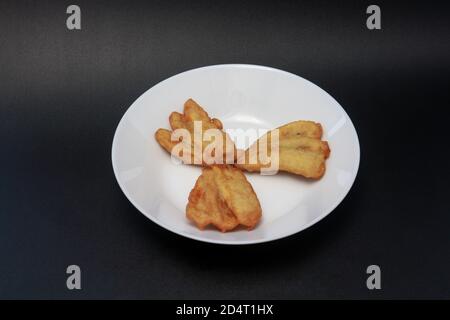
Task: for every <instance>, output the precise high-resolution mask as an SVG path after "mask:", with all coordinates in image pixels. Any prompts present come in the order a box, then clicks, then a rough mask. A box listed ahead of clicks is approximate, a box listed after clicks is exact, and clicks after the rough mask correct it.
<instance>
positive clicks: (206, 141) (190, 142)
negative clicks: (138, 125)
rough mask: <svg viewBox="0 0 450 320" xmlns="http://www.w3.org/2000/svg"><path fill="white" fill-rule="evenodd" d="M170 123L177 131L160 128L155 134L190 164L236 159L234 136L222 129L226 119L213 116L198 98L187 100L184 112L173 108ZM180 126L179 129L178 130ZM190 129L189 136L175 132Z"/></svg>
mask: <svg viewBox="0 0 450 320" xmlns="http://www.w3.org/2000/svg"><path fill="white" fill-rule="evenodd" d="M169 123H170V126H171V128H172V130H174V132H172V131H170V130H167V129H158V130H157V131H156V133H155V138H156V140H157V141H158V143H159V144H160V145H161V146H162V147H163V148H164V149H165V150H166V151H167V152H169V153H171V154H172V155H174V156H175V157H177V158H179V159H180V160H182V161H183V162H184V163H186V164H198V165H212V164H226V163H228V164H232V163H234V162H235V159H236V149H235V146H234V143H233V141H232V140H231V138H230V137H229V136H228V135H227V134H226V133H225V132H223V131H222V129H223V126H222V122H220V120H219V119H214V118H213V119H212V118H210V117H209V115H208V113H207V112H206V111H205V110H204V109H203V108H202V107H201V106H200V105H199V104H198V103H196V102H195V101H194V100H192V99H189V100H187V101H186V102H185V104H184V112H183V113H179V112H172V113H171V114H170V117H169ZM177 130H178V132H177ZM173 133H180V134H183V133H186V134H187V135H188V136H181V135H178V136H175V138H176V139H175V141H172V137H173Z"/></svg>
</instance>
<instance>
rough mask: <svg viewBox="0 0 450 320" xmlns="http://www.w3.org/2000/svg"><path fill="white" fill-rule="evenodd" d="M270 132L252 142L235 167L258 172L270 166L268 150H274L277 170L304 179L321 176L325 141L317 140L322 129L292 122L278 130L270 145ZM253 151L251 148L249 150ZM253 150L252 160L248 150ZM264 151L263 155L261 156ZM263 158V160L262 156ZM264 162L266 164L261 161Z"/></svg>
mask: <svg viewBox="0 0 450 320" xmlns="http://www.w3.org/2000/svg"><path fill="white" fill-rule="evenodd" d="M273 134H274V131H270V132H268V133H266V134H265V135H264V136H262V137H261V138H260V139H258V141H256V142H255V143H254V144H253V145H252V146H251V147H250V148H249V149H247V150H246V151H245V153H244V154H243V155H242V156H241V157H240V158H239V159H238V163H237V167H238V168H241V169H245V170H247V171H250V172H253V171H257V172H259V171H261V169H262V168H269V167H270V166H271V163H270V161H271V158H272V154H271V148H272V146H274V150H275V151H276V149H277V148H278V152H279V153H278V161H279V164H278V170H279V171H286V172H290V173H294V174H297V175H301V176H304V177H306V178H312V179H318V178H320V177H322V176H323V175H324V173H325V160H326V159H327V158H328V156H329V154H330V148H329V146H328V143H327V142H326V141H321V140H320V138H321V137H322V126H321V125H320V124H319V123H315V122H312V121H294V122H291V123H288V124H286V125H284V126H281V127H279V128H278V142H277V141H274V142H272V135H273ZM252 148H253V149H252ZM250 150H254V151H255V156H256V157H257V158H256V157H255V158H252V157H251V156H250V155H251V153H250V152H251V151H250ZM263 152H264V153H263ZM262 153H263V154H266V155H267V158H265V157H263V154H262ZM262 160H267V162H265V161H262Z"/></svg>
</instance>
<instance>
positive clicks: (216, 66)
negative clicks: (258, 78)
mask: <svg viewBox="0 0 450 320" xmlns="http://www.w3.org/2000/svg"><path fill="white" fill-rule="evenodd" d="M220 68H252V69H259V70H266V71H273V72H280V73H284V74H286V75H288V76H291V77H296V78H300V79H302V80H304V81H306V82H308V83H309V84H310V85H312V86H314V87H317V88H318V89H320V90H321V91H323V92H324V93H325V94H326V95H327V96H328V97H330V98H331V99H332V100H334V101H335V102H336V104H337V105H338V106H339V108H340V109H341V111H342V112H343V114H344V115H345V117H346V118H347V120H348V121H349V122H350V124H351V126H352V127H353V130H354V132H355V137H356V149H357V153H356V170H355V171H354V172H355V173H354V174H353V176H352V182H351V183H350V184H349V187H348V189H347V190H346V191H345V192H344V193H343V194H342V196H341V197H340V198H338V201H336V204H335V205H334V206H331V209H330V210H328V211H327V212H325V211H324V213H323V214H321V215H320V216H318V217H317V218H315V219H313V220H311V221H310V222H309V223H307V224H305V225H303V226H302V227H301V228H299V229H297V230H296V231H294V232H285V233H281V234H280V235H278V236H276V237H273V238H266V239H259V240H258V239H257V240H237V241H236V240H214V239H205V238H204V237H201V236H196V235H191V234H187V233H183V232H182V231H178V230H176V229H174V228H172V227H171V226H170V225H166V224H165V223H163V222H161V221H158V220H157V219H154V218H153V217H151V216H148V215H147V214H145V210H143V208H142V207H141V206H140V205H139V204H137V203H136V202H135V201H134V200H133V199H132V197H131V196H130V195H129V194H128V193H127V191H126V189H125V188H124V187H123V186H122V184H121V182H120V179H119V176H118V172H117V170H118V169H117V164H116V162H115V160H114V157H115V154H116V141H117V140H116V139H117V135H118V132H119V130H120V128H121V127H122V126H123V123H124V119H125V118H126V116H127V114H128V112H130V110H132V108H133V107H134V105H135V104H137V103H138V102H139V101H140V100H141V99H142V98H143V97H144V95H145V94H146V93H147V92H148V91H150V90H152V89H153V88H155V87H157V86H161V85H163V84H164V83H165V82H168V81H170V80H171V79H173V78H175V77H180V76H183V75H184V74H186V73H189V72H193V71H199V70H202V69H220ZM360 160H361V148H360V143H359V136H358V132H357V130H356V127H355V125H354V124H353V122H352V120H351V118H350V116H349V115H348V114H347V112H346V111H345V109H344V108H343V107H342V106H341V104H340V103H339V102H338V101H337V100H336V99H335V98H334V97H333V96H331V95H330V94H329V93H328V92H327V91H325V90H324V89H322V88H321V87H319V86H318V85H316V84H315V83H313V82H311V81H309V80H308V79H306V78H304V77H302V76H299V75H297V74H294V73H291V72H289V71H285V70H281V69H278V68H274V67H269V66H263V65H257V64H243V63H230V64H214V65H208V66H203V67H198V68H193V69H189V70H186V71H182V72H180V73H177V74H175V75H172V76H170V77H168V78H166V79H164V80H162V81H160V82H158V83H156V84H155V85H153V86H151V87H150V88H148V89H147V90H145V91H144V92H143V93H142V94H141V95H140V96H139V97H138V98H137V99H135V100H134V101H133V103H132V104H131V105H130V106H129V107H128V108H127V110H126V111H125V112H124V113H123V115H122V117H121V118H120V121H119V122H118V124H117V127H116V129H115V130H114V136H113V140H112V146H111V163H112V167H113V172H114V177H115V179H116V181H117V184H118V185H119V187H120V190H121V191H122V192H123V194H124V195H125V197H126V198H127V199H128V201H130V202H131V204H132V205H133V206H134V207H135V208H136V209H137V210H138V211H139V212H140V213H141V214H142V215H144V216H145V217H146V218H148V219H149V220H151V221H152V222H154V223H155V224H157V225H158V226H160V227H162V228H164V229H166V230H168V231H170V232H173V233H175V234H177V235H179V236H182V237H185V238H188V239H192V240H196V241H200V242H205V243H213V244H221V245H251V244H259V243H266V242H271V241H276V240H279V239H283V238H287V237H290V236H292V235H295V234H297V233H300V232H302V231H304V230H306V229H308V228H310V227H311V226H313V225H315V224H316V223H318V222H319V221H321V220H322V219H324V218H325V217H327V216H328V215H329V214H330V213H331V212H333V211H334V210H335V209H336V208H337V207H338V206H339V205H340V204H341V203H342V201H343V200H344V199H345V198H346V197H347V195H348V193H349V192H350V190H351V189H352V187H353V185H354V183H355V181H356V177H357V176H358V172H359V166H360Z"/></svg>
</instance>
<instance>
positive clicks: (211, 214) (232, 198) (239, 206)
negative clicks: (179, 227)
mask: <svg viewBox="0 0 450 320" xmlns="http://www.w3.org/2000/svg"><path fill="white" fill-rule="evenodd" d="M186 216H187V218H188V219H190V220H192V221H193V222H194V223H195V224H196V225H197V227H199V228H200V229H204V228H205V227H206V226H208V225H213V226H215V227H216V228H217V229H219V230H220V231H222V232H226V231H230V230H232V229H234V228H236V227H237V226H238V225H243V226H245V227H246V228H248V229H253V228H254V227H255V225H256V224H257V223H258V221H259V220H260V218H261V206H260V204H259V200H258V197H257V196H256V194H255V192H254V190H253V187H252V186H251V184H250V183H249V182H248V181H247V178H246V177H245V175H244V174H243V173H242V171H241V170H239V169H237V168H235V167H233V166H230V165H220V166H219V165H213V166H210V167H204V168H203V169H202V174H201V175H200V177H199V178H198V180H197V182H196V183H195V186H194V188H193V189H192V191H191V193H190V194H189V202H188V204H187V207H186Z"/></svg>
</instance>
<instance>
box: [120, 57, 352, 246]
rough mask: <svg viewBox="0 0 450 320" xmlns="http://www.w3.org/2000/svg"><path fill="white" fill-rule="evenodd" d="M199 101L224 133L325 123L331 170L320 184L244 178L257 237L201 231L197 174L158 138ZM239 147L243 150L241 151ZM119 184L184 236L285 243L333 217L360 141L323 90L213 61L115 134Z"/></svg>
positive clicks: (184, 76) (131, 115) (159, 91)
mask: <svg viewBox="0 0 450 320" xmlns="http://www.w3.org/2000/svg"><path fill="white" fill-rule="evenodd" d="M188 98H193V99H194V100H196V101H197V102H198V103H199V104H200V105H201V106H203V107H204V108H205V110H206V111H207V112H208V113H209V115H210V116H211V117H215V118H218V119H220V120H221V121H222V122H223V125H224V128H225V129H237V128H242V129H248V128H255V129H273V128H276V127H278V126H280V125H283V124H286V123H288V122H291V121H294V120H312V121H316V122H320V123H321V124H322V126H323V128H324V136H323V140H327V141H328V142H329V145H330V149H331V155H330V158H329V159H328V160H327V162H326V166H327V170H326V173H325V175H324V177H323V178H322V179H320V180H318V181H309V180H306V179H304V178H302V177H298V176H294V175H290V174H286V173H281V174H278V175H274V176H262V175H259V174H257V173H245V174H246V176H247V178H248V180H249V181H250V183H251V184H252V186H253V188H254V190H255V192H256V194H257V196H258V198H259V201H260V203H261V207H262V211H263V217H262V219H261V222H260V223H259V224H258V225H257V226H256V228H255V229H253V230H252V231H247V230H241V229H240V230H237V231H232V232H227V233H221V232H219V231H217V230H215V229H212V228H211V229H207V230H203V231H201V230H199V229H197V228H196V227H195V225H194V224H193V223H191V222H190V221H188V220H187V218H186V216H185V208H186V204H187V202H188V195H189V192H190V191H191V189H192V188H193V187H194V184H195V181H196V180H197V178H198V177H199V175H200V173H201V168H200V167H198V166H188V165H177V164H175V163H173V162H172V161H171V158H170V155H169V154H168V153H167V152H166V151H164V150H163V149H162V148H161V147H160V146H159V145H158V143H157V142H156V141H155V138H154V133H155V131H156V130H157V129H158V128H170V127H169V123H168V117H169V114H170V113H171V112H172V111H180V112H182V109H183V103H184V102H185V101H186V100H187V99H188ZM238 147H242V146H239V145H238ZM112 164H113V169H114V174H115V176H116V179H117V181H118V183H119V185H120V187H121V189H122V191H123V192H124V193H125V195H126V196H127V198H128V199H129V200H130V201H131V203H133V205H134V206H135V207H136V208H137V209H138V210H139V211H141V212H142V213H143V214H144V215H145V216H147V217H148V218H149V219H151V220H152V221H154V222H155V223H157V224H159V225H160V226H162V227H164V228H166V229H167V230H170V231H173V232H175V233H177V234H180V235H182V236H185V237H188V238H192V239H196V240H201V241H206V242H213V243H221V244H250V243H258V242H265V241H271V240H275V239H279V238H283V237H286V236H289V235H291V234H294V233H296V232H299V231H301V230H304V229H305V228H307V227H309V226H311V225H313V224H314V223H316V222H318V221H319V220H321V219H322V218H323V217H325V216H326V215H328V214H329V213H330V212H331V211H332V210H333V209H334V208H336V206H337V205H338V204H339V203H340V202H341V201H342V199H344V197H345V195H346V194H347V193H348V191H349V190H350V188H351V186H352V184H353V182H354V180H355V177H356V174H357V171H358V166H359V142H358V136H357V134H356V131H355V128H354V126H353V124H352V122H351V120H350V118H349V117H348V115H347V114H346V113H345V111H344V109H343V108H342V107H341V106H340V105H339V103H337V102H336V100H334V99H333V98H332V97H331V96H330V95H329V94H327V93H326V92H325V91H324V90H322V89H321V88H319V87H318V86H316V85H314V84H313V83H311V82H309V81H307V80H305V79H303V78H301V77H299V76H297V75H294V74H291V73H288V72H285V71H281V70H278V69H273V68H269V67H263V66H255V65H240V64H230V65H216V66H209V67H203V68H199V69H194V70H190V71H186V72H183V73H180V74H178V75H176V76H173V77H171V78H169V79H167V80H164V81H162V82H160V83H159V84H157V85H155V86H154V87H152V88H150V89H149V90H147V91H146V92H145V93H144V94H143V95H142V96H140V97H139V98H138V99H137V100H136V101H135V102H134V103H133V104H132V105H131V107H130V108H129V109H128V110H127V112H126V113H125V114H124V116H123V118H122V120H121V121H120V123H119V125H118V127H117V130H116V133H115V135H114V140H113V145H112Z"/></svg>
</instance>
